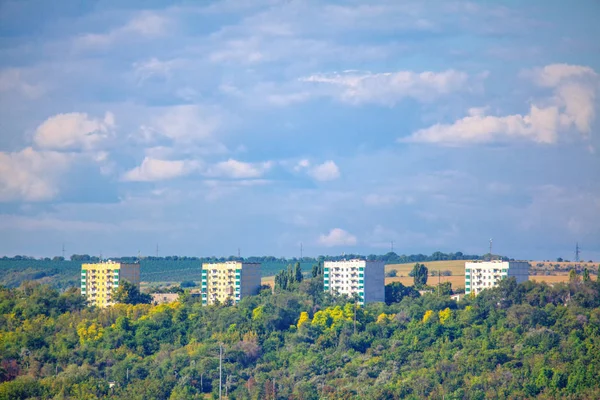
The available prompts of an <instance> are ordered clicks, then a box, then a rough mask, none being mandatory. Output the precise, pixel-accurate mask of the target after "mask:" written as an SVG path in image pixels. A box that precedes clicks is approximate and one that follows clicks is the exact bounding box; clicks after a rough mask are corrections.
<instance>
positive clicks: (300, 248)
mask: <svg viewBox="0 0 600 400" xmlns="http://www.w3.org/2000/svg"><path fill="white" fill-rule="evenodd" d="M300 261H302V242H300Z"/></svg>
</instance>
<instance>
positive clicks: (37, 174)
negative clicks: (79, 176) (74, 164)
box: [0, 147, 72, 201]
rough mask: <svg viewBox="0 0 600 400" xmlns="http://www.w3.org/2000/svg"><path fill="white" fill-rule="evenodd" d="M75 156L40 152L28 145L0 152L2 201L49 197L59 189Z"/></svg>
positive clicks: (35, 199) (0, 191)
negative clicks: (60, 180) (63, 175)
mask: <svg viewBox="0 0 600 400" xmlns="http://www.w3.org/2000/svg"><path fill="white" fill-rule="evenodd" d="M71 159H72V158H71V156H69V155H68V154H63V153H57V152H38V151H35V150H34V149H32V148H31V147H27V148H25V149H23V150H21V151H20V152H16V153H5V152H0V201H18V200H22V201H45V200H50V199H52V198H54V197H55V196H56V195H57V194H58V192H59V179H60V177H61V176H62V174H63V173H64V172H66V171H67V170H68V168H69V166H70V163H71Z"/></svg>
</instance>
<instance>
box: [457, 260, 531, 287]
mask: <svg viewBox="0 0 600 400" xmlns="http://www.w3.org/2000/svg"><path fill="white" fill-rule="evenodd" d="M508 277H515V278H516V279H517V283H521V282H525V281H526V280H528V279H529V263H528V262H527V261H502V260H494V261H472V262H467V263H465V294H471V293H474V294H478V293H479V292H481V291H482V290H483V289H487V288H491V287H494V286H496V285H497V284H498V283H499V282H500V280H502V279H505V278H508Z"/></svg>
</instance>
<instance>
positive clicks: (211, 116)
mask: <svg viewBox="0 0 600 400" xmlns="http://www.w3.org/2000/svg"><path fill="white" fill-rule="evenodd" d="M220 121H221V120H220V117H219V116H218V115H217V112H215V111H214V110H209V109H207V108H204V107H201V106H198V105H182V106H174V107H169V108H168V109H167V110H166V111H165V112H164V113H162V114H161V115H159V116H158V117H155V118H154V120H153V121H152V123H151V124H150V125H148V126H142V127H141V129H140V133H139V135H138V137H137V138H138V139H141V140H142V141H146V142H152V141H155V140H157V139H159V138H160V137H164V138H168V139H170V140H172V141H173V142H180V143H184V144H189V143H192V142H203V141H204V142H206V141H210V140H211V139H212V136H213V133H214V132H215V130H216V129H217V128H218V126H219V124H220Z"/></svg>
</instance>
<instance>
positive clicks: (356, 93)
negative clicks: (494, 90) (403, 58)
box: [301, 70, 468, 105]
mask: <svg viewBox="0 0 600 400" xmlns="http://www.w3.org/2000/svg"><path fill="white" fill-rule="evenodd" d="M467 79H468V75H467V74H466V73H464V72H460V71H454V70H447V71H443V72H439V73H436V72H431V71H426V72H421V73H416V72H412V71H398V72H386V73H377V74H376V73H370V72H367V73H362V72H357V71H345V72H343V73H333V74H316V75H311V76H309V77H306V78H302V79H301V81H303V82H312V83H315V84H317V85H326V86H328V87H329V90H327V89H326V90H325V91H323V94H325V95H329V96H332V97H335V98H338V99H339V100H341V101H344V102H347V103H352V104H364V103H377V104H384V105H394V104H395V103H397V102H398V101H400V100H402V99H404V98H408V97H410V98H413V99H416V100H419V101H430V100H433V99H435V98H437V97H439V96H442V95H444V94H448V93H450V92H454V91H457V90H460V89H462V88H463V87H464V86H465V83H466V82H467Z"/></svg>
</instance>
